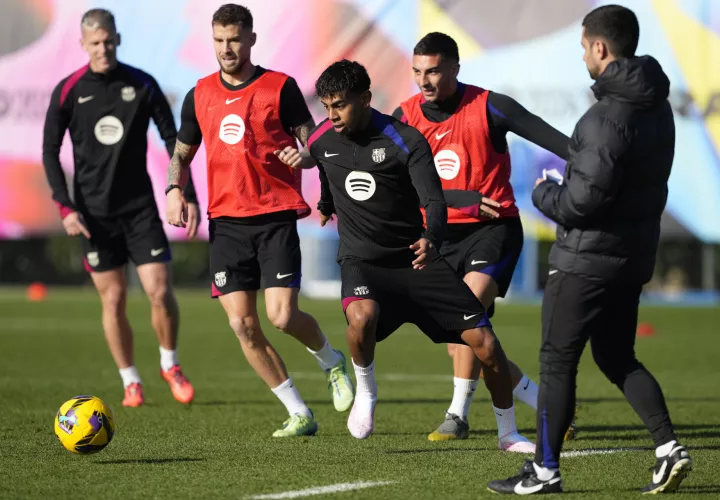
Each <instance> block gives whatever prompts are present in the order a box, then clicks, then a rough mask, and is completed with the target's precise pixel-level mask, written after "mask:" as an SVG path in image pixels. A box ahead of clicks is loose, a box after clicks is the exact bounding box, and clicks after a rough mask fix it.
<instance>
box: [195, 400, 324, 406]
mask: <svg viewBox="0 0 720 500" xmlns="http://www.w3.org/2000/svg"><path fill="white" fill-rule="evenodd" d="M305 403H306V404H307V405H308V406H332V401H330V400H329V399H323V400H312V399H311V400H306V401H305ZM277 404H278V402H277V399H268V400H262V401H259V400H252V399H244V400H242V401H194V402H193V403H192V405H191V406H245V405H247V406H276V405H277Z"/></svg>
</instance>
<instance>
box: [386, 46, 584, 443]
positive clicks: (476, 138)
mask: <svg viewBox="0 0 720 500" xmlns="http://www.w3.org/2000/svg"><path fill="white" fill-rule="evenodd" d="M412 67H413V76H414V79H415V83H416V84H417V86H418V88H419V90H420V92H419V93H418V94H416V95H414V96H413V97H411V98H410V99H408V100H407V101H405V102H403V103H402V105H401V106H399V107H398V108H397V109H396V110H395V112H394V113H393V116H394V117H395V118H397V119H398V120H401V121H402V122H404V123H407V124H408V125H410V126H412V127H415V128H417V129H418V130H419V131H420V132H421V133H422V134H423V135H424V136H425V138H426V139H427V141H428V143H429V144H430V146H431V148H432V149H433V155H434V158H435V168H436V169H437V171H438V175H439V176H440V179H441V182H442V184H443V193H444V195H445V201H446V202H447V204H448V228H447V232H446V234H445V241H444V242H443V245H442V250H441V254H442V256H443V257H445V259H446V260H447V261H448V263H449V264H450V265H451V266H452V267H453V268H454V269H455V272H456V273H458V275H459V276H460V277H461V278H463V280H464V281H465V283H467V285H468V286H469V287H470V289H471V290H472V291H473V293H474V294H475V296H476V297H477V298H478V299H479V300H480V302H482V303H483V305H484V306H485V308H486V309H487V310H488V317H490V318H492V313H493V310H494V301H495V298H496V297H504V296H505V294H506V292H507V290H508V288H509V287H510V282H511V280H512V276H513V272H514V270H515V265H516V264H517V261H518V259H519V257H520V252H521V250H522V245H523V227H522V223H521V222H520V213H519V210H518V208H517V206H516V204H515V197H514V193H513V188H512V185H511V184H510V153H509V151H508V145H507V141H506V139H505V136H506V135H507V133H508V132H514V133H516V134H518V135H520V136H521V137H524V138H525V139H527V140H529V141H530V142H533V143H535V144H537V145H539V146H541V147H543V148H545V149H547V150H549V151H552V152H553V153H555V154H556V155H558V156H559V157H561V158H563V159H567V155H568V143H569V141H570V139H569V138H568V137H567V136H566V135H564V134H562V133H561V132H559V131H557V130H555V129H554V128H552V127H551V126H550V125H548V124H547V123H546V122H544V121H543V120H542V119H541V118H540V117H538V116H535V115H533V114H532V113H530V112H529V111H527V110H526V109H525V108H523V107H522V106H521V105H520V104H518V103H517V102H516V101H515V100H514V99H512V98H511V97H508V96H506V95H503V94H499V93H497V92H491V91H488V90H486V89H482V88H479V87H476V86H474V85H469V84H464V83H461V82H459V81H458V79H457V76H458V73H459V71H460V56H459V53H458V46H457V44H456V43H455V40H453V39H452V38H451V37H449V36H448V35H445V34H444V33H429V34H427V35H426V36H424V37H423V38H422V39H421V40H420V41H419V42H418V43H417V45H415V49H414V50H413V59H412ZM448 352H449V354H450V356H451V357H452V358H453V368H454V372H455V373H454V374H455V378H454V380H453V388H454V392H453V398H452V402H451V403H450V407H449V408H448V410H447V412H446V413H445V420H444V421H443V422H442V424H440V426H439V427H438V428H437V430H435V431H434V432H432V433H431V434H430V435H429V436H428V439H430V440H431V441H445V440H449V439H465V438H467V437H468V435H469V430H470V428H469V425H468V418H467V417H468V412H469V409H470V403H471V401H472V397H473V394H474V393H475V388H476V387H477V383H478V378H479V377H480V376H482V371H481V369H480V362H479V360H478V359H477V356H475V353H473V351H472V349H470V348H469V347H467V346H461V345H455V344H448ZM510 374H511V377H512V382H513V387H514V389H513V393H514V395H515V397H516V398H517V399H520V400H521V401H523V402H524V403H526V404H528V405H530V406H531V407H532V408H533V409H536V408H537V394H538V388H537V385H536V384H535V382H533V381H532V380H530V379H529V378H528V377H527V376H525V375H524V374H523V373H522V371H520V369H519V368H518V367H517V366H516V365H515V364H514V363H512V361H510ZM494 413H495V418H496V419H497V424H498V446H499V448H500V449H503V450H507V451H513V452H518V453H533V452H534V451H535V446H534V445H533V444H532V443H530V442H529V441H527V440H525V438H522V436H520V435H518V434H517V433H508V428H510V429H514V428H515V413H514V408H510V409H509V410H508V411H506V412H502V411H499V410H498V409H497V408H496V409H495V410H494ZM573 433H574V427H573V429H570V430H569V431H568V437H570V436H571V435H572V434H573Z"/></svg>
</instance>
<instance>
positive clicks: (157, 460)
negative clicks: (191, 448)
mask: <svg viewBox="0 0 720 500" xmlns="http://www.w3.org/2000/svg"><path fill="white" fill-rule="evenodd" d="M205 460H206V459H205V458H128V459H119V460H98V461H97V462H95V463H96V464H103V465H109V464H143V465H147V464H172V463H178V462H204V461H205Z"/></svg>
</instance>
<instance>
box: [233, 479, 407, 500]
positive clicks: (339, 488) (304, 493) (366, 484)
mask: <svg viewBox="0 0 720 500" xmlns="http://www.w3.org/2000/svg"><path fill="white" fill-rule="evenodd" d="M394 482H395V481H358V482H356V483H338V484H331V485H329V486H315V487H313V488H307V489H304V490H295V491H283V492H282V493H268V494H265V495H253V496H250V497H247V498H248V499H250V500H274V499H282V498H301V497H311V496H314V495H327V494H329V493H341V492H343V491H352V490H362V489H365V488H375V487H376V486H385V485H387V484H393V483H394Z"/></svg>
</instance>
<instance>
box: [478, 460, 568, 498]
mask: <svg viewBox="0 0 720 500" xmlns="http://www.w3.org/2000/svg"><path fill="white" fill-rule="evenodd" d="M488 490H489V491H492V492H493V493H502V494H505V495H513V494H515V495H532V494H538V495H539V494H543V493H562V491H563V487H562V478H561V477H560V471H556V472H555V474H553V477H551V478H550V479H549V480H547V481H541V480H540V479H538V477H537V473H536V472H535V467H533V463H532V462H531V461H530V460H526V461H525V463H524V464H523V466H522V468H521V469H520V473H519V474H518V475H517V476H514V477H509V478H507V479H505V480H502V479H498V480H495V481H490V484H488Z"/></svg>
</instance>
